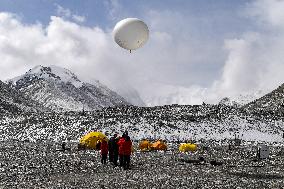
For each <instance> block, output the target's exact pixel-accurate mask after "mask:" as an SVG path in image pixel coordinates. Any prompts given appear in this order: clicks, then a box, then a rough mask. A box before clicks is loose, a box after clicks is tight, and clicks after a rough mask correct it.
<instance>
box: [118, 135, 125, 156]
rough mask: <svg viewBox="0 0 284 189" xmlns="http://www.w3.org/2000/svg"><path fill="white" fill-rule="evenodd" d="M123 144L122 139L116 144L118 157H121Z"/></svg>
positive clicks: (123, 140)
mask: <svg viewBox="0 0 284 189" xmlns="http://www.w3.org/2000/svg"><path fill="white" fill-rule="evenodd" d="M124 142H125V139H124V138H123V137H121V138H120V139H119V140H118V142H117V145H118V154H119V155H123V144H124Z"/></svg>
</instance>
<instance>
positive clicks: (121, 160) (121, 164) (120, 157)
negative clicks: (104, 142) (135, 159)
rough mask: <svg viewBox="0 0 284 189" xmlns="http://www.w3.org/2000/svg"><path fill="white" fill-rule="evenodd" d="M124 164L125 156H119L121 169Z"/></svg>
mask: <svg viewBox="0 0 284 189" xmlns="http://www.w3.org/2000/svg"><path fill="white" fill-rule="evenodd" d="M123 162H124V161H123V155H119V166H120V167H123V165H124V164H123Z"/></svg>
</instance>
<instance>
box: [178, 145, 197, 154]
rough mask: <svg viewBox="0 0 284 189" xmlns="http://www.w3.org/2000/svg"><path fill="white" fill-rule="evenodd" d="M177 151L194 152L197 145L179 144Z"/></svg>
mask: <svg viewBox="0 0 284 189" xmlns="http://www.w3.org/2000/svg"><path fill="white" fill-rule="evenodd" d="M178 149H179V151H180V152H194V151H196V150H197V145H196V144H191V143H181V144H180V146H179V148H178Z"/></svg>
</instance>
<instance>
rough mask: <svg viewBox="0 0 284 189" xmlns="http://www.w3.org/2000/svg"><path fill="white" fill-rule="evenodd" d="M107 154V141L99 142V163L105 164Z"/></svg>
mask: <svg viewBox="0 0 284 189" xmlns="http://www.w3.org/2000/svg"><path fill="white" fill-rule="evenodd" d="M107 154H108V143H107V141H105V140H103V141H102V142H101V163H102V164H106V160H107Z"/></svg>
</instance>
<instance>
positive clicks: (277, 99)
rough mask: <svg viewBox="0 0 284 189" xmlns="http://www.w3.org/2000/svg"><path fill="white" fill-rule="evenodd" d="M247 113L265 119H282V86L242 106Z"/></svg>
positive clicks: (283, 97) (283, 110)
mask: <svg viewBox="0 0 284 189" xmlns="http://www.w3.org/2000/svg"><path fill="white" fill-rule="evenodd" d="M244 109H246V110H247V111H248V113H253V114H259V115H264V116H266V117H271V116H272V117H277V118H279V117H280V118H282V119H283V117H284V84H282V85H281V86H279V87H278V88H277V89H275V90H273V91H272V92H270V93H268V94H266V95H264V96H263V97H261V98H259V99H256V100H254V101H252V102H251V103H248V104H247V105H245V106H244Z"/></svg>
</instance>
